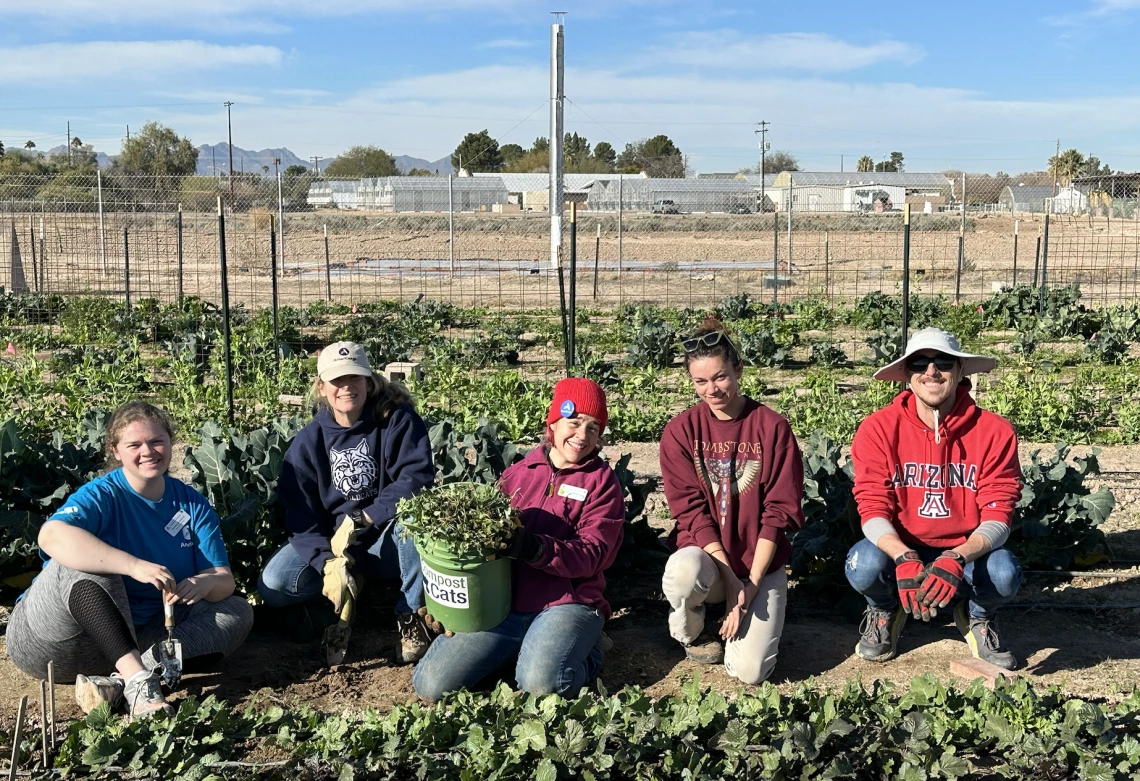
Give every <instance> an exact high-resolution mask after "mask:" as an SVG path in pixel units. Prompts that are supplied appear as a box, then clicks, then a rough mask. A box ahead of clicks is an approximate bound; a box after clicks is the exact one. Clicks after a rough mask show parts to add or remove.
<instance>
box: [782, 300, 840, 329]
mask: <svg viewBox="0 0 1140 781" xmlns="http://www.w3.org/2000/svg"><path fill="white" fill-rule="evenodd" d="M792 311H793V312H795V315H796V325H797V326H798V327H799V328H801V329H802V330H804V331H827V330H830V329H832V328H834V327H835V325H836V323H837V322H839V317H838V316H837V315H836V312H835V310H833V309H832V308H831V306H830V305H828V303H827V301H825V300H823V299H821V298H801V299H797V300H796V301H794V302H793V303H792Z"/></svg>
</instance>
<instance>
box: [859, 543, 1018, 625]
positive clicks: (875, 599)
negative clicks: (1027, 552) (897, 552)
mask: <svg viewBox="0 0 1140 781" xmlns="http://www.w3.org/2000/svg"><path fill="white" fill-rule="evenodd" d="M940 553H942V551H941V550H938V549H937V548H919V549H918V555H919V556H920V557H921V558H922V560H923V562H925V563H927V564H929V563H930V562H932V561H934V560H935V559H936V558H938V556H939V554H940ZM964 569H965V583H964V584H963V586H962V588H961V590H960V591H959V594H958V597H956V599H955V601H957V600H958V599H961V598H967V599H968V600H969V609H970V615H971V616H974V617H975V618H993V617H994V614H995V613H997V610H998V608H1000V607H1001V606H1002V605H1004V604H1006V603H1007V602H1009V601H1010V600H1012V599H1013V598H1014V596H1016V594H1017V590H1018V588H1020V587H1021V564H1020V562H1018V560H1017V557H1016V556H1014V555H1013V554H1012V553H1010V552H1009V551H1008V550H1006V549H1005V548H998V549H997V550H994V551H990V552H989V553H987V554H985V555H984V556H982V557H980V558H978V559H975V560H974V561H971V562H970V563H968V564H967V565H966V566H965V568H964ZM844 572H845V573H846V575H847V582H849V583H850V584H851V587H852V588H854V589H855V590H856V591H858V592H859V593H860V594H862V595H863V596H864V597H866V598H867V603H868V604H869V605H871V607H876V608H879V609H880V610H893V609H894V608H895V606H896V605H898V603H899V594H898V589H897V587H896V586H895V563H894V562H893V561H892V560H891V559H890V557H889V556H887V554H885V553H883V552H882V551H881V550H879V548H878V547H877V546H876V545H875V544H874V543H873V542H871V541H870V540H860V541H859V542H857V543H855V545H854V546H852V548H851V550H850V551H849V552H848V554H847V563H846V565H845V566H844Z"/></svg>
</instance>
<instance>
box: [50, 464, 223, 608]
mask: <svg viewBox="0 0 1140 781" xmlns="http://www.w3.org/2000/svg"><path fill="white" fill-rule="evenodd" d="M48 520H49V521H63V522H64V523H66V524H69V525H71V526H76V527H78V528H80V529H84V530H85V531H88V532H91V533H92V534H94V535H95V536H96V537H98V538H99V539H100V540H102V541H103V542H105V543H107V544H108V545H110V546H112V547H115V548H118V549H119V550H121V551H125V552H127V553H129V554H131V555H132V556H136V557H138V558H140V559H142V560H144V561H150V562H153V563H155V564H161V565H162V566H164V567H166V568H167V569H169V570H170V573H171V574H172V575H173V576H174V580H175V582H177V583H181V582H182V581H183V580H185V579H186V578H188V577H190V576H192V575H197V574H198V573H199V572H201V571H202V570H204V569H209V568H210V567H228V566H229V565H230V560H229V556H227V555H226V546H225V543H224V542H223V541H222V531H221V521H220V520H219V519H218V514H217V513H216V512H214V508H213V507H211V506H210V503H209V502H208V501H206V498H205V497H204V496H202V494H200V493H198V492H197V491H195V490H194V489H193V488H191V487H190V486H188V485H186V484H185V483H183V482H182V481H181V480H176V479H175V478H173V477H171V476H170V475H166V488H165V489H164V491H163V494H162V499H160V500H159V501H157V502H152V501H151V500H149V499H146V498H144V497H143V496H141V495H140V494H139V493H137V492H136V491H135V489H133V488H131V486H130V483H128V482H127V478H126V476H125V475H124V474H123V470H122V468H121V467H120V468H119V469H116V470H115V471H113V472H110V473H109V474H106V475H103V476H102V477H99V478H96V479H95V480H92V481H91V482H90V483H87V484H86V485H84V486H83V487H82V488H80V489H79V490H78V491H76V492H75V493H73V494H72V495H71V496H69V497H68V499H67V501H66V502H64V503H63V506H62V507H60V508H59V509H58V510H56V511H55V513H54V514H53V515H52V516H51V517H50V518H48ZM40 556H41V557H43V559H44V561H45V562H46V561H48V560H49V558H50V557H49V556H48V555H47V554H46V553H44V552H43V551H40ZM123 584H124V585H125V586H126V588H127V599H128V600H129V601H130V606H131V618H132V620H133V621H134V623H135V625H136V626H141V625H142V624H145V623H146V622H148V621H150V619H152V618H154V616H156V615H159V614H161V613H162V592H161V591H159V590H158V589H156V588H155V587H154V586H152V585H150V584H149V583H139V582H138V581H137V580H134V579H132V578H130V577H126V576H124V577H123Z"/></svg>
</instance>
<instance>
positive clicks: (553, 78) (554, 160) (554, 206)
mask: <svg viewBox="0 0 1140 781" xmlns="http://www.w3.org/2000/svg"><path fill="white" fill-rule="evenodd" d="M551 13H553V14H554V19H555V22H554V24H552V25H550V266H551V268H558V267H559V266H560V265H561V262H562V199H563V194H562V101H563V99H564V98H565V97H566V96H565V93H564V91H563V86H564V79H563V66H564V56H563V55H564V48H563V47H564V46H565V42H564V39H563V35H562V29H563V22H564V20H565V18H566V12H565V11H552V12H551Z"/></svg>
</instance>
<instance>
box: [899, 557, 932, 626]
mask: <svg viewBox="0 0 1140 781" xmlns="http://www.w3.org/2000/svg"><path fill="white" fill-rule="evenodd" d="M925 578H926V568H925V567H924V566H923V564H922V559H920V558H919V557H918V554H917V553H915V552H914V551H912V550H908V551H907V552H906V553H904V554H902V555H901V556H899V557H898V558H897V559H895V583H896V584H897V585H898V589H899V601H900V602H902V608H903V610H905V611H906V612H907V613H909V614H910V615H912V616H914V617H915V618H921V619H922V620H923V621H929V620H930V613H929V612H928V611H927V608H926V606H925V605H923V604H922V603H921V602H920V601H919V600H918V588H919V586H921V585H922V581H923V580H924V579H925Z"/></svg>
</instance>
